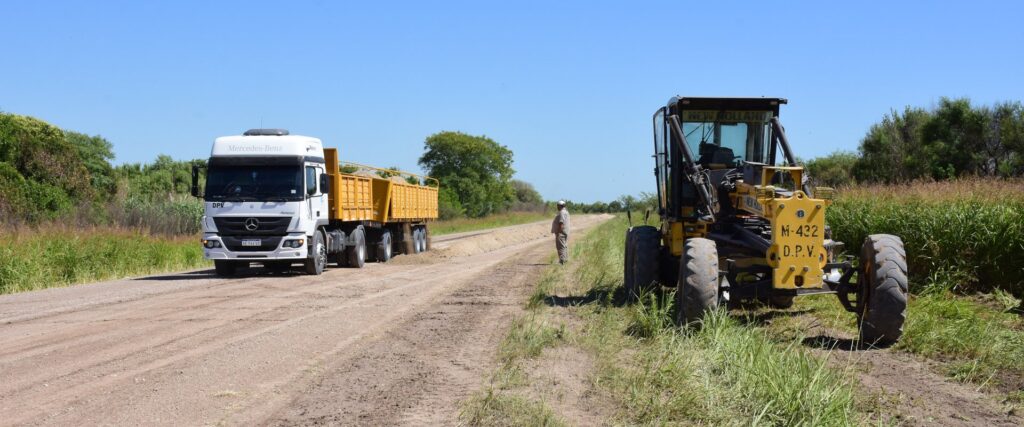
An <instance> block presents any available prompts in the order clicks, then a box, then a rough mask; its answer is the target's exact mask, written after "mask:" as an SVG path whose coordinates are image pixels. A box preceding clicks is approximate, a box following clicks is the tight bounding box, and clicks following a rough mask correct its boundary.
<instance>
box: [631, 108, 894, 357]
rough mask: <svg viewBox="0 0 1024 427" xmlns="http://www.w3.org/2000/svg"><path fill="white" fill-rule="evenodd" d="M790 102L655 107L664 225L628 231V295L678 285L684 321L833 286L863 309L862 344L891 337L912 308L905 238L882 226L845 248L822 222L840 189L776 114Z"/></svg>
mask: <svg viewBox="0 0 1024 427" xmlns="http://www.w3.org/2000/svg"><path fill="white" fill-rule="evenodd" d="M786 103H787V101H786V99H783V98H696V97H673V98H672V99H670V100H669V102H668V105H666V106H665V107H662V108H660V109H658V111H657V112H655V114H654V117H653V121H654V159H655V168H654V176H655V179H656V182H657V195H658V214H659V216H660V219H661V227H660V228H657V227H654V226H650V225H643V226H632V227H630V228H629V230H628V231H627V234H626V250H625V265H624V267H625V274H624V276H625V277H624V287H625V289H626V292H627V295H628V296H629V297H631V298H636V297H637V296H638V295H640V294H641V293H643V292H645V291H648V290H650V289H652V288H653V287H656V286H658V285H659V284H661V285H665V286H675V287H676V293H675V295H676V297H675V298H676V299H675V303H676V313H677V317H678V318H677V320H678V321H679V322H680V323H683V324H685V323H690V322H694V321H699V320H700V319H701V318H702V316H703V315H704V314H705V313H706V312H707V311H708V310H714V309H717V308H718V307H719V306H723V305H736V304H738V303H742V302H744V301H752V300H753V301H761V302H764V303H767V304H769V305H771V306H773V307H777V308H788V307H790V306H791V305H792V304H793V299H794V297H797V296H800V295H811V294H821V293H834V294H836V295H837V296H838V297H839V301H840V302H841V303H842V305H843V307H845V308H846V310H848V311H850V312H853V313H855V314H856V315H857V316H858V319H859V320H860V322H859V324H860V338H861V341H862V343H865V344H870V345H878V346H884V345H890V344H893V343H895V342H896V341H897V340H898V339H899V338H900V335H901V334H902V332H903V321H904V318H905V314H906V307H907V262H906V253H905V251H904V248H903V242H902V241H901V240H900V238H899V237H897V236H892V235H888V234H874V235H871V236H869V237H868V238H867V239H866V240H865V241H864V242H863V245H862V246H861V250H860V256H859V260H854V259H852V257H844V258H841V257H840V254H841V252H842V249H843V244H842V243H841V242H837V241H834V240H832V236H831V230H830V229H829V227H828V225H827V224H826V223H825V211H826V210H827V209H828V207H829V205H830V204H831V202H832V199H833V197H834V195H835V191H834V190H833V189H832V188H827V187H814V188H812V187H810V186H809V185H808V184H807V182H808V180H807V175H806V173H805V170H804V168H802V167H800V166H799V165H797V163H796V161H795V157H794V155H793V152H792V150H791V149H790V146H789V142H788V140H787V138H786V134H785V131H784V128H783V127H782V125H781V123H780V122H779V107H780V106H781V105H784V104H786ZM854 261H857V262H856V263H855V262H854ZM855 264H856V265H855Z"/></svg>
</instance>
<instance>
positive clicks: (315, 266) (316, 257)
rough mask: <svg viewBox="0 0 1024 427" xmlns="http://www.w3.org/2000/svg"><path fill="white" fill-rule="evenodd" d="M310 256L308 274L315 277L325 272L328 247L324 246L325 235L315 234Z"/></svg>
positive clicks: (310, 247)
mask: <svg viewBox="0 0 1024 427" xmlns="http://www.w3.org/2000/svg"><path fill="white" fill-rule="evenodd" d="M309 249H310V254H309V257H307V258H306V263H305V266H306V274H312V275H314V276H317V275H320V274H322V273H323V272H324V265H326V264H327V245H326V244H324V235H323V234H322V233H320V232H319V231H317V232H314V233H313V241H312V242H311V244H310V245H309Z"/></svg>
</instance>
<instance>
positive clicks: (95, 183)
mask: <svg viewBox="0 0 1024 427" xmlns="http://www.w3.org/2000/svg"><path fill="white" fill-rule="evenodd" d="M64 136H65V137H66V138H67V140H68V142H70V143H71V144H72V145H73V146H74V147H75V150H76V151H77V152H78V157H79V158H80V159H81V160H82V164H83V165H84V166H85V169H86V170H88V171H89V179H90V184H91V185H92V188H93V189H94V190H95V191H96V196H97V197H99V198H100V199H104V200H109V199H110V198H111V197H112V196H113V195H114V193H115V192H116V191H117V182H116V178H115V177H114V168H113V167H112V166H110V161H111V160H114V146H113V145H112V144H111V143H110V141H107V140H106V139H103V137H101V136H99V135H97V136H89V135H86V134H83V133H78V132H73V131H64Z"/></svg>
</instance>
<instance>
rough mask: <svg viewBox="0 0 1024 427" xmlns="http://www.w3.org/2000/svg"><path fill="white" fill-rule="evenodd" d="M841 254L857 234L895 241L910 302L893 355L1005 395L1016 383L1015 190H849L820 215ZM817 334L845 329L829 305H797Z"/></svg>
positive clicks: (1019, 282)
mask: <svg viewBox="0 0 1024 427" xmlns="http://www.w3.org/2000/svg"><path fill="white" fill-rule="evenodd" d="M828 220H829V224H830V225H831V226H832V228H833V230H834V235H835V237H836V238H837V239H838V240H842V241H845V242H847V252H848V253H853V254H856V253H857V250H858V249H859V244H860V242H862V241H863V239H864V237H865V236H866V235H867V234H874V233H889V234H895V235H898V236H900V237H901V238H902V239H903V241H904V244H905V246H906V250H907V258H908V260H907V264H908V267H909V270H910V289H911V293H912V295H911V298H910V301H909V304H908V307H907V322H906V324H905V326H904V335H903V338H902V339H901V340H900V342H899V343H898V344H897V345H896V347H895V348H896V349H897V350H901V351H906V352H909V353H913V354H916V355H919V356H922V357H925V358H929V359H932V360H935V361H937V362H939V366H940V367H941V368H940V369H942V370H944V371H945V373H946V374H948V375H950V376H951V377H953V378H955V379H957V380H960V381H964V382H969V383H973V384H979V385H985V386H995V387H996V388H998V389H1000V390H1002V391H1007V390H1009V389H1012V388H1013V387H1014V384H1017V385H1019V383H1020V380H1021V378H1024V319H1022V318H1021V308H1024V306H1022V305H1021V303H1020V299H1019V298H1021V297H1022V296H1024V257H1021V254H1022V253H1024V182H1021V181H1019V180H1016V181H1013V180H1009V181H1008V180H983V179H970V180H961V181H946V182H935V183H914V184H908V185H892V186H871V187H859V188H851V189H847V190H845V191H842V192H840V194H839V198H838V199H837V201H836V203H835V204H833V206H832V207H830V208H829V211H828ZM799 301H800V302H798V304H801V305H799V306H798V308H801V307H809V308H811V309H812V310H814V315H815V317H817V318H819V319H820V320H821V321H822V322H824V323H825V324H826V325H827V326H830V327H832V328H836V329H839V330H846V331H847V332H849V333H853V332H855V331H856V324H855V321H854V320H853V319H852V318H851V317H850V316H849V315H848V314H847V313H845V312H843V311H842V309H841V308H839V307H838V304H835V298H831V297H829V298H822V297H817V298H802V299H800V300H799Z"/></svg>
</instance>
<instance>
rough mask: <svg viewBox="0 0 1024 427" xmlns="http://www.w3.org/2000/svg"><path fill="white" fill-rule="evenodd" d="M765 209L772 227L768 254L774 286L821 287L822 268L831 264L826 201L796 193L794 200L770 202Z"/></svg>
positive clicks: (786, 287) (793, 287) (777, 287)
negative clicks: (827, 238)
mask: <svg viewBox="0 0 1024 427" xmlns="http://www.w3.org/2000/svg"><path fill="white" fill-rule="evenodd" d="M765 210H766V212H765V213H766V217H767V218H769V219H770V220H771V228H772V244H771V247H769V249H768V253H767V261H768V265H769V266H770V267H771V268H772V269H773V270H774V272H773V273H774V274H772V278H773V281H772V287H774V288H776V289H796V288H817V287H821V284H822V274H823V271H822V268H824V267H825V263H826V262H828V257H827V254H826V249H825V201H824V200H819V199H812V198H810V197H808V196H807V195H805V194H804V193H803V192H802V191H795V192H794V193H793V196H792V197H789V198H775V199H770V200H768V201H767V203H765Z"/></svg>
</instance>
